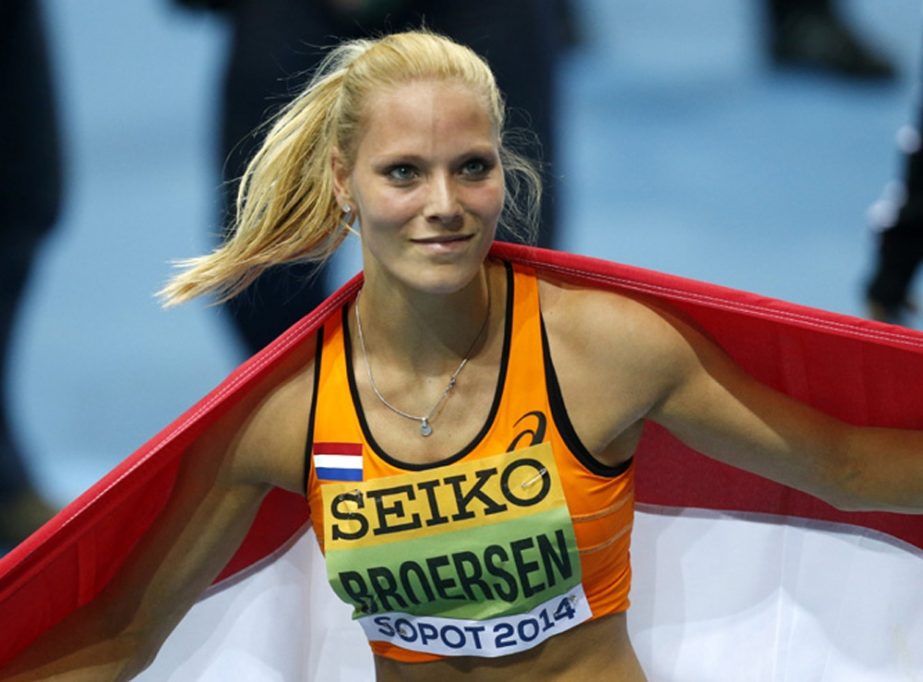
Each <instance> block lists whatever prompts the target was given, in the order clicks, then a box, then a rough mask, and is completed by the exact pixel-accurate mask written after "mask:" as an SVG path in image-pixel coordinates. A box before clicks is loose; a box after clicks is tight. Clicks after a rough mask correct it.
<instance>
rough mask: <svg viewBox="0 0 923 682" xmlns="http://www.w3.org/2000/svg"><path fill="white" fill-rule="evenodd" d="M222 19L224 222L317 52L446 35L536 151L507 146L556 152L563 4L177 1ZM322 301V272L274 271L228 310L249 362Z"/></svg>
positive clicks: (550, 183)
mask: <svg viewBox="0 0 923 682" xmlns="http://www.w3.org/2000/svg"><path fill="white" fill-rule="evenodd" d="M177 1H178V2H179V3H180V4H182V5H185V6H187V7H198V8H208V9H213V10H221V11H223V12H225V13H226V15H227V17H228V18H229V20H230V21H231V24H232V31H233V36H232V41H231V47H230V54H229V56H228V61H227V67H226V71H225V81H224V101H223V107H222V131H221V153H222V161H223V164H224V165H223V167H222V168H223V174H224V178H225V187H226V192H227V196H226V215H225V224H228V223H229V220H228V218H229V217H230V216H232V215H233V207H234V200H235V196H236V180H237V178H239V177H240V176H241V175H242V174H243V172H244V169H245V168H246V164H247V162H248V161H249V159H250V157H251V156H252V154H253V153H254V152H255V151H256V149H257V148H258V147H259V143H260V141H261V138H262V132H256V131H257V129H258V127H259V126H260V124H261V123H263V122H264V121H266V119H267V117H268V116H270V115H271V114H272V113H274V112H275V111H277V110H278V108H279V107H281V106H282V105H284V104H285V103H286V102H287V101H288V100H289V98H290V97H291V96H293V95H294V94H296V93H297V92H298V90H299V88H300V87H301V86H303V85H304V83H305V80H306V77H307V75H308V74H309V73H310V72H311V71H312V70H313V68H314V67H315V66H316V64H317V63H318V61H319V59H320V58H321V57H322V56H323V54H324V50H323V49H322V48H323V47H324V46H329V45H331V44H333V43H335V42H337V41H339V40H341V39H349V38H360V37H365V36H369V35H374V34H378V33H382V32H391V31H398V30H403V29H406V28H419V27H420V26H426V27H427V28H429V29H431V30H434V31H437V32H440V33H444V34H446V35H449V36H451V37H452V38H454V39H455V40H458V41H459V42H462V43H465V44H467V45H469V46H470V47H472V48H473V49H474V50H476V51H477V52H479V53H480V54H482V55H483V56H485V57H486V58H487V60H488V61H489V62H490V65H491V67H492V68H493V70H494V73H495V74H496V76H497V79H498V81H499V85H500V89H501V90H502V91H503V92H504V93H505V95H506V97H507V104H508V107H509V109H510V111H509V119H510V124H511V125H512V126H514V127H521V128H527V129H529V130H531V131H533V132H534V134H535V136H536V137H537V143H536V142H532V143H529V142H526V143H525V144H519V145H515V143H514V146H516V147H517V149H518V150H519V151H521V152H524V153H525V154H527V155H528V156H530V157H531V158H534V159H537V158H541V159H542V161H543V165H544V167H545V168H546V169H548V168H549V167H550V165H551V161H552V157H553V151H554V141H553V138H554V129H553V125H552V119H553V116H554V105H555V97H554V65H555V61H556V58H557V55H558V53H559V50H560V48H561V46H563V45H564V44H565V43H567V42H569V41H572V40H575V39H576V38H575V35H574V34H573V32H574V30H575V29H574V23H573V21H572V19H573V17H571V16H570V15H569V12H568V10H569V7H568V4H567V3H568V0H483V1H482V2H471V1H470V0H177ZM553 190H554V174H553V172H549V173H546V196H545V198H544V201H543V207H542V214H543V215H542V233H541V235H540V238H539V241H540V244H542V245H544V246H551V245H553V244H554V231H555V215H554V214H555V207H554V196H553V195H554V191H553ZM328 293H329V291H328V286H327V284H326V282H325V275H324V271H323V270H321V271H320V272H316V273H315V272H313V268H310V267H308V266H303V267H298V266H295V267H292V266H287V267H281V268H276V269H275V270H272V271H270V272H268V273H266V274H264V275H263V276H262V277H261V278H260V279H259V280H257V282H256V283H255V285H253V286H252V287H251V288H250V289H248V290H247V291H246V292H244V293H243V294H242V295H240V296H238V297H237V298H235V299H234V300H232V301H231V302H230V303H229V304H227V309H228V311H229V312H230V313H231V316H232V318H233V320H234V323H235V326H236V327H237V329H238V330H239V331H240V334H241V336H242V338H243V340H244V342H245V344H246V346H247V349H248V350H249V351H250V352H251V353H252V352H255V351H257V350H259V349H261V348H262V347H263V346H265V345H266V344H267V343H268V342H269V341H271V340H272V339H274V338H275V337H276V336H278V335H279V334H280V333H281V332H282V331H284V330H285V329H286V328H287V327H289V326H290V325H291V324H293V323H294V322H296V321H297V320H298V319H299V318H301V317H302V316H303V315H304V314H305V313H307V312H309V311H311V310H313V309H314V308H315V307H317V305H318V304H320V302H321V301H323V299H324V298H325V297H326V295H327V294H328Z"/></svg>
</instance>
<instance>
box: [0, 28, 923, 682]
mask: <svg viewBox="0 0 923 682" xmlns="http://www.w3.org/2000/svg"><path fill="white" fill-rule="evenodd" d="M505 176H506V177H505ZM516 178H519V180H520V182H519V183H518V184H517V183H516V182H515V180H516ZM535 186H536V184H535V176H534V173H532V172H531V171H530V169H529V167H528V165H527V164H526V163H524V162H523V161H522V160H521V159H518V158H517V157H515V156H513V155H511V154H509V153H508V152H507V151H506V150H505V148H504V145H503V107H502V101H501V99H500V96H499V94H498V92H497V90H496V86H495V85H494V82H493V78H492V76H491V73H490V71H489V69H488V68H487V66H486V65H485V64H484V63H483V62H482V61H481V60H480V59H479V58H478V57H476V56H475V55H474V54H473V53H472V52H470V51H469V50H467V49H466V48H463V47H461V46H459V45H457V44H454V43H452V42H451V41H449V40H447V39H445V38H441V37H439V36H436V35H432V34H428V33H423V32H413V33H404V34H397V35H392V36H386V37H384V38H382V39H380V40H377V41H360V42H354V43H347V44H345V45H342V46H340V47H339V48H337V49H336V50H334V51H333V52H332V53H331V56H330V57H329V58H328V60H327V61H326V62H325V64H324V65H323V67H322V68H321V70H320V72H319V74H318V75H317V76H316V77H315V79H314V81H313V82H312V84H311V85H310V86H309V87H308V89H307V90H306V91H305V92H304V93H303V94H302V95H301V96H300V97H299V98H298V99H297V100H296V101H294V102H293V103H292V104H291V105H290V106H289V107H288V108H287V110H286V111H284V112H283V113H282V114H281V116H280V117H279V118H278V120H277V121H276V122H275V125H274V127H273V128H272V130H271V131H270V133H269V135H268V137H267V140H266V143H265V144H264V146H263V148H262V149H261V151H260V152H259V154H258V155H257V157H256V158H255V159H254V161H253V163H252V164H251V166H250V168H249V170H248V174H247V177H246V178H245V179H244V182H243V183H242V189H241V198H240V200H239V202H238V209H239V214H240V218H239V224H238V226H237V232H236V235H235V237H234V238H233V239H232V240H230V241H229V242H228V243H227V244H226V245H225V246H223V247H221V249H219V250H218V251H216V252H215V253H213V254H211V255H209V256H206V257H204V258H201V259H197V260H195V261H193V262H191V263H190V264H189V265H190V267H189V269H188V270H187V271H186V272H185V273H183V274H182V275H180V276H179V277H177V278H176V280H175V281H174V282H173V283H172V284H171V285H170V286H169V287H168V288H167V289H166V290H165V295H166V297H167V299H168V300H169V301H170V302H179V301H182V300H185V299H188V298H191V297H192V296H195V295H198V294H201V293H205V292H208V291H218V292H220V293H222V294H224V295H232V294H234V293H236V292H237V291H239V290H241V289H242V288H244V287H245V286H246V284H247V283H248V282H250V281H251V280H252V279H253V278H254V277H255V276H256V275H257V274H258V273H259V272H260V271H261V270H262V269H263V268H265V267H268V266H270V265H272V264H276V263H280V262H287V261H290V260H295V259H313V260H317V259H321V258H323V257H326V255H329V253H330V252H332V251H333V250H334V249H335V248H336V246H337V245H338V244H339V242H340V241H341V240H342V238H343V237H344V235H345V234H346V232H347V230H348V229H349V227H350V226H351V225H355V226H358V229H359V232H360V234H361V238H362V253H363V258H364V275H365V280H364V285H363V288H362V290H361V293H360V294H359V296H358V297H357V298H356V299H355V300H354V301H350V302H348V303H346V304H345V305H343V306H342V308H341V309H340V310H337V311H336V312H334V313H333V314H332V315H330V316H329V317H328V318H327V320H326V322H325V324H324V327H323V329H322V330H321V331H320V332H318V334H317V338H316V342H315V343H314V344H313V348H314V352H313V354H311V355H310V357H293V359H291V360H290V361H289V362H287V363H285V364H283V365H282V366H280V367H279V368H278V369H277V370H275V371H274V372H273V374H272V375H271V376H269V377H268V378H267V379H265V380H264V381H263V382H262V384H261V385H260V386H258V387H257V388H256V389H255V390H253V391H251V392H250V393H249V394H248V395H247V397H246V398H245V399H244V400H243V401H242V402H241V403H239V404H238V405H236V406H235V407H234V408H233V409H232V410H231V411H230V412H229V413H228V414H225V415H224V416H223V417H222V418H221V420H220V421H219V422H218V423H217V424H215V425H214V427H212V428H211V429H210V430H209V431H208V432H207V434H206V435H205V436H204V437H203V438H200V439H199V440H198V441H196V443H195V445H194V446H193V448H194V452H192V453H191V455H189V456H186V457H185V458H184V460H183V464H182V467H183V468H182V470H181V471H180V473H179V476H178V484H177V487H176V489H175V491H174V493H173V496H172V498H171V500H170V503H169V505H168V507H167V510H166V511H165V513H164V514H163V516H162V518H161V520H159V521H158V523H157V525H156V526H155V527H154V529H153V530H152V531H150V532H149V533H148V534H147V535H146V536H145V541H144V543H143V546H141V547H139V548H138V549H137V550H136V551H135V553H134V555H133V556H132V558H131V559H130V560H129V562H128V564H127V565H126V566H125V567H124V568H123V569H122V570H121V571H120V572H119V573H118V574H117V575H116V577H115V578H114V579H113V580H112V582H111V583H110V585H109V586H108V588H107V589H106V591H105V592H104V593H103V594H102V595H101V597H99V598H98V599H96V600H95V601H93V602H91V604H90V605H89V606H87V607H85V608H84V609H82V610H80V611H77V612H75V613H74V614H73V615H72V616H71V617H70V618H68V619H67V620H65V621H64V622H63V623H62V624H61V625H60V626H59V627H57V628H55V629H54V630H52V631H51V632H50V633H49V634H48V635H47V636H46V637H44V638H43V639H42V640H40V641H39V642H38V643H36V645H35V646H34V647H33V648H32V650H31V651H30V652H28V653H27V655H26V656H25V657H23V658H22V659H21V660H20V661H18V662H17V664H16V667H15V669H11V670H9V671H8V675H7V676H6V677H4V678H3V679H21V680H27V679H46V678H48V677H50V676H51V675H53V674H59V673H69V674H66V675H65V676H63V677H60V678H56V679H67V680H82V679H87V680H94V681H97V680H105V679H116V680H118V679H129V678H130V677H131V676H132V675H133V674H135V673H136V672H137V671H139V670H141V669H143V668H144V666H145V665H146V664H147V663H148V662H149V661H150V660H151V658H152V657H153V656H154V655H155V653H156V651H157V649H158V647H159V646H160V644H161V643H162V642H163V640H164V639H165V638H166V636H167V634H168V633H169V632H170V630H171V629H172V627H173V626H174V625H175V624H176V623H177V622H178V621H179V620H180V619H181V618H182V616H183V614H184V613H185V612H186V611H187V610H188V608H189V607H190V605H191V604H192V602H193V601H194V600H195V599H196V597H197V596H198V595H199V594H200V593H201V591H202V590H203V589H204V588H205V587H206V586H207V585H209V584H210V582H211V581H212V580H213V579H214V577H215V576H216V575H217V574H218V572H219V571H220V570H221V568H222V567H223V566H224V565H225V564H226V563H227V561H228V559H229V558H230V557H231V555H232V554H233V552H234V550H235V548H236V547H237V546H238V544H239V543H240V541H241V539H242V538H243V536H244V535H245V534H246V532H247V529H248V527H249V526H250V524H251V522H252V520H253V518H254V515H255V514H256V511H257V509H258V507H259V504H260V502H261V500H262V499H263V497H264V496H265V495H266V493H267V491H268V490H269V489H271V488H272V487H274V486H278V487H282V488H285V489H287V490H290V491H296V492H299V493H300V494H304V495H306V496H307V499H308V502H309V505H310V507H311V517H312V523H313V524H314V527H315V530H316V532H317V536H318V538H319V539H320V541H321V543H322V546H323V548H324V550H325V555H326V560H327V568H328V576H329V577H330V579H331V583H332V585H333V588H334V590H335V591H336V592H337V594H338V595H339V596H340V597H341V598H343V599H344V600H345V601H346V602H347V603H349V604H351V605H352V606H353V607H354V608H355V615H356V618H357V619H358V620H359V622H360V624H361V625H362V627H363V629H364V630H365V632H366V634H367V635H368V636H369V640H370V642H371V645H372V648H373V652H374V653H375V667H376V672H377V677H378V679H380V680H432V679H443V680H456V679H463V678H466V675H468V674H469V673H471V674H472V676H474V677H475V678H476V679H479V680H500V679H502V680H509V679H519V678H524V677H525V676H527V675H530V676H534V677H535V679H542V680H566V679H607V680H627V681H635V680H643V679H644V673H643V672H642V670H641V668H640V665H639V664H638V661H637V658H636V657H635V655H634V652H633V650H632V647H631V644H630V642H629V639H628V634H627V629H626V621H625V612H626V609H627V607H628V599H627V594H628V588H629V582H630V568H629V565H628V541H629V534H630V529H631V523H632V499H633V495H632V491H633V465H632V453H633V451H634V448H635V446H636V444H637V442H638V439H639V437H640V431H641V428H642V425H643V423H644V422H645V420H653V421H655V422H658V423H660V424H662V425H664V426H666V427H667V428H668V429H670V430H671V431H672V432H673V433H674V434H676V435H677V436H679V437H680V438H681V439H682V440H683V441H685V442H686V443H687V444H689V445H691V446H693V447H695V448H696V449H698V450H700V451H702V452H704V453H706V454H708V455H710V456H712V457H714V458H716V459H719V460H721V461H725V462H729V463H731V464H734V465H736V466H739V467H742V468H745V469H747V470H750V471H754V472H756V473H759V474H761V475H763V476H766V477H768V478H771V479H773V480H776V481H779V482H782V483H785V484H787V485H790V486H793V487H796V488H799V489H801V490H804V491H807V492H809V493H812V494H814V495H817V496H819V497H822V498H823V499H825V500H828V501H830V502H832V503H834V504H836V505H837V506H840V507H843V508H862V509H887V510H900V511H905V512H920V511H921V510H923V457H920V453H921V452H923V435H921V434H920V433H916V432H910V431H891V430H884V429H874V430H873V429H857V428H854V427H850V426H847V425H846V424H843V423H841V422H838V421H836V420H834V419H832V418H830V417H827V416H824V415H822V414H819V413H817V412H815V411H813V410H812V409H810V408H808V407H806V406H803V405H800V404H798V403H794V402H792V401H791V400H789V399H787V398H785V397H783V396H781V395H778V394H776V393H774V392H772V391H770V390H769V389H767V388H765V387H763V386H761V385H759V384H757V383H756V382H754V381H753V380H752V379H750V378H749V377H747V376H746V375H744V374H743V373H742V372H741V371H740V370H738V369H737V368H736V367H735V366H734V365H733V364H732V363H731V362H730V361H728V360H727V359H726V358H725V357H724V356H723V354H722V353H721V352H720V351H719V350H718V349H716V348H715V347H714V346H713V345H712V344H711V343H710V342H709V341H707V340H706V339H705V338H703V337H702V336H701V335H700V334H699V333H697V332H696V331H695V330H694V329H692V328H691V327H689V326H688V325H686V324H684V323H683V322H681V321H680V320H678V319H676V318H675V317H673V316H671V315H670V314H669V313H668V312H665V311H661V310H655V309H653V308H651V307H649V306H646V305H644V304H643V303H640V302H638V301H635V300H631V299H628V298H625V297H622V296H619V295H616V294H613V293H607V292H602V291H596V290H587V289H581V288H575V287H573V286H569V285H567V284H565V283H562V282H556V281H552V280H547V279H539V278H537V277H536V276H535V275H534V273H532V272H530V271H529V270H528V269H527V268H523V267H519V266H516V267H512V266H510V265H508V264H505V263H503V262H498V261H495V260H493V259H491V258H489V257H488V249H489V247H490V245H491V243H492V242H493V239H494V234H495V231H496V229H497V225H498V223H499V222H500V220H501V215H502V214H503V211H504V210H508V211H510V212H511V213H514V214H515V208H516V206H517V203H516V199H517V191H515V190H516V189H517V188H519V189H522V190H524V191H523V192H521V193H519V194H520V196H521V200H522V201H523V204H522V205H526V206H529V207H530V208H534V207H535V201H534V192H531V193H530V191H529V190H530V189H532V188H534V187H535ZM514 219H515V220H518V221H520V222H521V221H522V220H523V216H522V214H521V213H520V215H519V216H515V215H514ZM306 442H307V443H308V448H307V449H306V448H305V445H304V444H305V443H306ZM882 451H887V452H888V453H889V457H888V458H887V459H886V460H885V461H881V460H880V459H876V455H877V453H879V452H882Z"/></svg>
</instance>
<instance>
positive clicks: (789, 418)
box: [647, 321, 923, 513]
mask: <svg viewBox="0 0 923 682" xmlns="http://www.w3.org/2000/svg"><path fill="white" fill-rule="evenodd" d="M668 326H669V327H670V328H672V331H671V332H668V333H667V336H668V339H667V341H666V342H663V343H658V344H657V346H658V347H659V349H660V351H661V352H663V353H666V357H665V358H664V360H665V363H664V365H663V366H664V367H666V368H667V370H666V371H667V372H668V373H669V381H667V382H666V383H665V384H664V386H665V388H664V391H663V392H662V394H661V396H660V399H659V400H658V401H657V402H656V403H655V404H654V405H653V406H652V408H651V410H650V412H649V413H648V415H647V416H648V418H649V419H651V420H653V421H655V422H657V423H659V424H661V425H663V426H664V427H666V428H667V429H668V430H669V431H670V432H671V433H673V434H674V435H675V436H677V437H678V438H679V439H680V440H682V441H683V442H684V443H685V444H687V445H689V446H690V447H692V448H694V449H696V450H698V451H699V452H701V453H703V454H705V455H707V456H709V457H712V458H714V459H717V460H720V461H722V462H726V463H728V464H731V465H733V466H737V467H740V468H742V469H746V470H748V471H752V472H753V473H756V474H759V475H761V476H764V477H766V478H769V479H771V480H773V481H777V482H779V483H782V484H785V485H787V486H790V487H792V488H796V489H798V490H802V491H804V492H807V493H809V494H812V495H814V496H816V497H819V498H821V499H823V500H825V501H827V502H829V503H830V504H832V505H834V506H836V507H838V508H840V509H846V510H854V511H858V510H863V511H870V510H876V511H894V512H902V513H923V431H912V430H900V429H886V428H870V427H858V426H853V425H850V424H847V423H845V422H842V421H840V420H838V419H835V418H833V417H831V416H828V415H826V414H824V413H822V412H819V411H818V410H816V409H814V408H812V407H810V406H808V405H805V404H802V403H799V402H797V401H795V400H793V399H791V398H789V397H787V396H785V395H783V394H782V393H779V392H777V391H774V390H772V389H770V388H768V387H767V386H765V385H763V384H761V383H759V382H758V381H756V380H755V379H753V378H752V377H750V376H749V375H747V374H746V373H745V372H744V371H743V370H741V369H740V368H739V367H738V366H737V365H736V364H734V363H733V362H732V361H731V360H730V359H729V358H728V357H727V356H726V355H725V354H724V353H723V351H721V350H720V349H719V348H717V347H716V346H715V345H714V344H713V343H711V342H710V341H708V340H707V339H705V338H704V337H703V336H702V335H701V334H699V333H698V332H696V331H695V330H693V329H691V328H690V327H688V326H686V325H684V324H683V323H681V322H677V321H672V322H671V323H670V324H669V325H668ZM661 341H663V339H661ZM921 418H923V404H921Z"/></svg>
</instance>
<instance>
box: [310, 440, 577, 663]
mask: <svg viewBox="0 0 923 682" xmlns="http://www.w3.org/2000/svg"><path fill="white" fill-rule="evenodd" d="M321 491H322V496H323V504H324V511H325V513H324V548H325V556H326V563H327V577H328V579H329V580H330V584H331V585H332V586H333V589H334V591H335V592H336V593H337V595H338V596H339V597H340V598H341V599H342V600H343V601H345V602H346V603H348V604H350V605H352V606H353V607H354V612H353V618H355V619H357V620H358V621H359V623H360V624H361V625H362V627H363V629H364V630H365V632H366V634H367V635H368V637H369V639H370V640H373V641H386V642H389V643H391V644H394V645H396V646H400V647H403V648H405V649H411V650H414V651H420V652H425V653H430V654H437V655H442V656H505V655H508V654H512V653H516V652H519V651H525V650H527V649H530V648H532V647H534V646H536V645H538V644H540V643H541V642H543V641H545V640H546V639H548V638H549V637H552V636H554V635H556V634H559V633H561V632H564V631H565V630H568V629H570V628H572V627H574V626H575V625H577V624H579V623H582V622H583V621H585V620H588V619H589V618H590V617H591V612H590V608H589V606H588V604H587V601H586V597H585V595H584V593H583V586H582V584H581V571H580V559H579V556H578V553H577V543H576V540H575V537H574V530H573V525H572V523H571V517H570V513H569V511H568V508H567V502H566V501H565V499H564V492H563V489H562V487H561V482H560V477H559V475H558V471H557V467H556V466H555V460H554V455H553V453H552V450H551V446H550V445H549V444H547V443H544V444H541V445H537V446H534V447H531V448H528V449H524V450H518V451H515V452H510V453H504V454H501V455H496V456H494V457H488V458H483V459H477V460H474V461H471V462H461V463H458V464H454V465H451V466H447V467H439V468H436V469H428V470H424V471H414V472H407V473H402V474H399V475H396V476H389V477H385V478H377V479H374V480H370V481H342V482H339V481H338V482H329V483H328V482H325V483H324V484H323V485H322V486H321Z"/></svg>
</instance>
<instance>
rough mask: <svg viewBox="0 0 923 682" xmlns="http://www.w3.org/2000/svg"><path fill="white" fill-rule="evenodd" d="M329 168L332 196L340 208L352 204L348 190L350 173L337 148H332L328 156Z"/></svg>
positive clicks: (350, 193)
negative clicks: (331, 172) (330, 171)
mask: <svg viewBox="0 0 923 682" xmlns="http://www.w3.org/2000/svg"><path fill="white" fill-rule="evenodd" d="M330 168H331V170H332V171H333V194H334V196H335V197H336V200H337V202H338V203H339V204H340V206H343V205H345V204H348V203H351V202H352V192H350V190H349V176H350V171H349V168H348V166H347V165H346V160H345V159H344V158H343V154H342V152H340V150H339V148H337V147H334V148H333V151H332V152H331V154H330Z"/></svg>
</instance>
